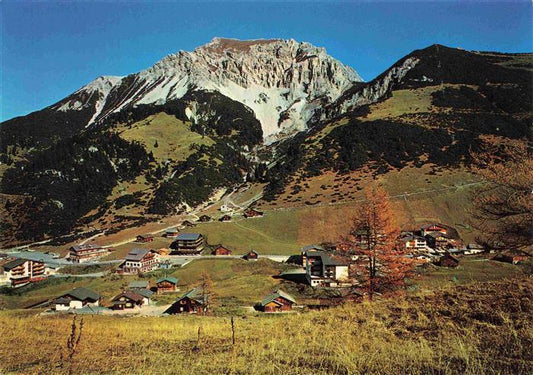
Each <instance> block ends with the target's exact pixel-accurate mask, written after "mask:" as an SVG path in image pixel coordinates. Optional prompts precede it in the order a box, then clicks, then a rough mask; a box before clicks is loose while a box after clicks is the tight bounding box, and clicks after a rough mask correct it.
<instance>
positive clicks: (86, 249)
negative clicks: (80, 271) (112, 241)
mask: <svg viewBox="0 0 533 375" xmlns="http://www.w3.org/2000/svg"><path fill="white" fill-rule="evenodd" d="M107 254H108V250H107V249H105V248H103V247H101V246H98V245H97V244H94V243H91V244H84V245H75V246H72V247H71V248H70V249H69V256H68V259H69V260H70V261H72V262H75V263H83V262H90V261H93V260H96V259H98V258H100V257H101V256H104V255H107Z"/></svg>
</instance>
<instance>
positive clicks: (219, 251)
mask: <svg viewBox="0 0 533 375" xmlns="http://www.w3.org/2000/svg"><path fill="white" fill-rule="evenodd" d="M211 255H231V250H230V249H228V248H227V247H224V246H222V245H220V246H217V247H216V248H215V249H214V250H213V251H212V252H211Z"/></svg>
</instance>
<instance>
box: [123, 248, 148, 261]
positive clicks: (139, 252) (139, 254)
mask: <svg viewBox="0 0 533 375" xmlns="http://www.w3.org/2000/svg"><path fill="white" fill-rule="evenodd" d="M149 252H150V250H147V249H133V250H131V251H130V252H129V253H128V255H126V260H132V261H139V260H141V259H142V258H144V256H145V255H146V254H148V253H149Z"/></svg>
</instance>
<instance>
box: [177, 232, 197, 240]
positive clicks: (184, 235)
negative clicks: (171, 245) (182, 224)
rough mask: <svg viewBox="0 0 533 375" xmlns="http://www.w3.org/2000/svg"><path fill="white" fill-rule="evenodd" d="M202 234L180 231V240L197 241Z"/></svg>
mask: <svg viewBox="0 0 533 375" xmlns="http://www.w3.org/2000/svg"><path fill="white" fill-rule="evenodd" d="M201 236H202V235H201V234H199V233H180V234H178V240H182V241H196V240H197V239H199V238H200V237H201Z"/></svg>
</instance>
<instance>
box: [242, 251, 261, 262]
mask: <svg viewBox="0 0 533 375" xmlns="http://www.w3.org/2000/svg"><path fill="white" fill-rule="evenodd" d="M242 258H243V259H245V260H257V259H258V258H259V254H258V253H257V251H255V250H250V251H249V252H248V253H247V254H245V255H244V256H243V257H242Z"/></svg>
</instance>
